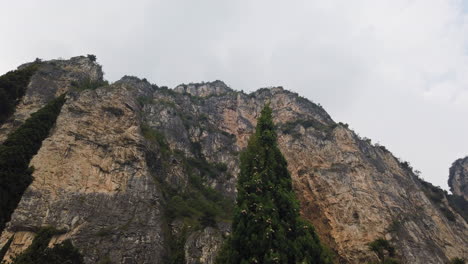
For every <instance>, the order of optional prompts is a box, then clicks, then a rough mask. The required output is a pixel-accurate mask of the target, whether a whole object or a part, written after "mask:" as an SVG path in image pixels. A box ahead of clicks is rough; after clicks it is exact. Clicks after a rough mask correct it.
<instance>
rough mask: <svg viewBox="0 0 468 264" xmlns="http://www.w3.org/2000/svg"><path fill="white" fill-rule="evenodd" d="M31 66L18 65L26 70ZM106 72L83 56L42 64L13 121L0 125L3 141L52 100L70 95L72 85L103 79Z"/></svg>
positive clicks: (32, 79) (0, 139) (0, 138)
mask: <svg viewBox="0 0 468 264" xmlns="http://www.w3.org/2000/svg"><path fill="white" fill-rule="evenodd" d="M26 65H28V64H24V65H21V66H19V67H18V68H22V67H25V66H26ZM102 77H103V72H102V68H101V66H100V65H98V64H96V63H95V62H93V61H91V60H90V59H89V58H87V57H84V56H79V57H73V58H71V59H70V60H51V61H45V62H43V63H41V66H40V67H39V69H38V70H37V72H36V73H35V74H34V75H33V76H32V77H31V81H30V83H29V85H28V88H27V90H26V94H25V95H24V96H23V98H22V100H21V101H20V103H19V104H18V105H17V106H16V111H15V113H14V115H13V117H12V118H10V119H9V120H8V121H7V122H6V123H5V124H3V125H2V126H0V142H3V141H4V140H5V139H6V136H7V135H8V134H9V133H10V132H12V131H13V130H14V129H16V128H18V127H19V126H20V125H21V124H23V122H24V121H25V120H26V119H27V118H28V117H29V116H30V115H31V114H32V113H34V112H36V111H37V110H39V109H40V108H41V107H43V106H44V105H45V104H46V103H48V102H49V101H50V100H52V99H53V98H55V97H57V96H59V95H61V94H63V93H65V92H67V91H68V90H69V89H70V88H71V86H72V83H73V82H76V83H79V82H82V81H84V80H90V81H97V80H102Z"/></svg>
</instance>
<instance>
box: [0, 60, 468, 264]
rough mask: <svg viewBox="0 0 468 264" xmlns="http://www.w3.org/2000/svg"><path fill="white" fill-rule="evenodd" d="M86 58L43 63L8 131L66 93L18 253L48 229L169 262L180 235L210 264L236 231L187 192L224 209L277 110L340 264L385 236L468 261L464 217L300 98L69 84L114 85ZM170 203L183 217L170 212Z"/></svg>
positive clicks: (141, 259)
mask: <svg viewBox="0 0 468 264" xmlns="http://www.w3.org/2000/svg"><path fill="white" fill-rule="evenodd" d="M77 58H79V59H73V58H72V59H71V60H69V61H67V60H64V63H63V64H58V66H57V65H55V66H54V65H52V66H53V67H52V66H50V65H49V64H50V63H52V62H53V61H49V62H45V65H47V67H50V68H45V69H42V70H41V71H40V73H39V76H40V77H41V78H39V77H38V76H33V78H32V79H31V82H30V84H29V85H28V92H27V95H25V97H24V98H23V99H22V101H21V102H20V104H19V105H18V106H17V108H16V111H15V114H14V115H13V116H12V118H11V119H10V121H8V122H7V123H5V124H4V125H2V127H1V128H0V139H1V138H6V136H7V134H8V133H9V132H10V131H12V130H14V128H16V127H18V125H19V124H21V122H23V121H24V120H25V118H27V116H28V114H30V113H31V112H33V110H31V109H37V108H38V107H40V106H41V105H42V104H43V103H44V102H45V101H47V100H42V99H40V98H45V97H44V95H41V93H40V92H33V91H42V90H43V89H40V88H42V87H44V86H45V85H44V83H45V84H51V86H52V87H54V88H53V89H52V91H53V96H50V94H51V93H45V94H46V95H47V96H46V97H47V98H53V97H56V96H58V95H59V94H60V93H63V92H64V91H68V94H67V102H66V103H65V105H64V107H63V109H62V112H61V113H60V115H59V117H58V119H57V123H56V126H55V128H54V129H53V131H52V132H51V134H50V135H49V137H48V138H47V139H46V140H45V141H44V142H43V145H42V147H41V149H40V150H39V152H38V154H37V155H36V156H35V157H34V158H33V160H32V161H31V165H32V166H34V167H35V168H36V170H35V172H34V174H33V176H34V179H35V180H34V182H33V183H32V184H31V186H30V187H29V188H28V190H27V191H26V193H25V194H24V196H23V199H22V201H21V202H20V204H19V206H18V208H17V209H16V211H15V212H14V214H13V216H12V220H11V221H10V222H9V223H8V225H7V228H6V230H5V231H4V232H2V234H1V237H0V245H2V246H3V245H4V244H5V243H6V242H7V241H8V239H9V238H10V237H11V236H12V235H14V240H13V243H12V245H11V246H10V248H11V249H10V250H9V253H8V254H7V257H8V256H11V255H12V254H14V253H15V252H16V253H17V252H20V251H22V250H24V248H25V247H27V244H28V241H29V242H30V241H31V240H32V237H33V236H34V232H31V231H30V230H31V229H30V227H38V226H42V225H45V224H48V225H53V226H57V227H63V228H65V229H66V230H67V232H66V233H65V234H62V235H59V236H56V237H55V238H54V240H53V241H54V242H53V243H57V242H60V241H63V240H64V239H71V240H72V242H73V243H74V244H75V245H76V246H77V247H78V248H79V249H80V250H81V251H82V252H83V254H84V257H85V262H86V263H96V262H98V261H100V260H102V259H104V257H108V258H109V259H111V260H112V261H114V262H116V263H168V262H167V260H168V259H171V258H172V257H173V256H174V255H175V253H176V252H177V250H176V249H175V248H176V247H175V246H172V245H171V243H172V242H173V241H178V240H180V239H182V240H183V243H182V244H183V254H182V255H183V258H184V259H185V261H186V263H196V261H201V262H202V263H212V261H213V256H214V255H215V254H216V252H217V249H219V246H220V243H221V242H222V239H223V236H225V235H226V233H228V232H229V228H228V226H229V222H228V221H226V219H223V217H224V216H223V215H222V213H219V214H218V215H217V216H216V222H217V226H216V227H210V226H206V227H204V226H199V227H198V228H193V226H194V225H200V223H199V220H197V219H195V218H197V217H198V216H199V214H200V213H203V212H202V211H200V212H198V211H197V210H193V212H192V211H191V212H190V213H188V214H189V216H186V215H184V210H188V211H190V210H189V209H190V208H189V207H188V208H187V207H186V206H187V205H190V204H188V201H187V199H186V197H185V195H187V193H189V194H191V195H193V196H196V197H200V198H199V201H200V203H203V204H204V205H205V207H206V206H213V208H215V210H219V204H217V203H216V202H213V201H211V200H210V199H209V197H210V195H214V196H213V197H215V196H216V195H217V194H221V195H222V197H225V198H226V199H232V198H233V197H234V196H235V183H236V175H237V173H238V162H239V161H238V157H237V154H238V153H239V151H241V150H242V149H243V148H245V146H246V142H247V139H248V138H249V136H250V135H251V133H252V131H253V128H254V127H255V124H256V118H257V117H258V114H259V112H260V110H261V108H262V107H263V105H264V104H265V103H266V102H270V104H271V106H272V108H273V111H274V112H273V115H274V119H275V122H276V125H277V129H278V141H279V145H280V148H281V150H282V152H283V154H284V155H285V157H286V159H287V161H288V164H289V170H290V171H291V175H292V178H293V182H294V184H293V185H294V188H295V190H296V193H297V195H298V197H299V200H300V202H301V213H302V215H303V217H305V218H306V219H307V220H308V221H310V222H311V223H313V224H314V226H315V227H316V229H317V232H318V233H319V235H320V238H321V239H322V240H323V241H324V242H325V243H326V244H327V245H329V246H330V247H331V248H332V249H333V250H334V251H335V252H336V253H337V255H338V256H339V261H340V263H362V262H364V261H368V260H372V259H375V256H374V255H373V254H372V253H371V252H369V251H368V249H367V243H368V242H371V241H372V240H373V239H375V238H377V237H381V236H384V237H386V238H387V239H389V240H390V241H392V242H393V243H395V246H396V248H397V251H398V252H399V255H400V257H401V258H402V259H403V260H404V261H407V262H410V263H444V262H446V261H448V259H450V258H453V257H464V256H463V254H466V253H464V249H465V248H466V247H467V246H468V241H467V237H468V233H467V223H466V221H465V220H464V219H463V218H462V217H461V216H460V215H459V214H458V213H457V212H456V210H454V209H452V208H451V207H450V205H449V204H448V203H447V202H446V201H445V200H443V199H442V202H441V204H442V205H435V204H434V202H433V201H431V200H430V199H429V198H428V194H426V193H425V192H424V190H423V188H422V185H421V183H420V181H419V180H418V178H417V176H416V175H415V174H414V173H413V171H412V169H411V168H409V167H408V166H407V164H406V165H405V164H404V163H402V162H401V161H399V160H398V159H397V158H395V157H394V156H393V155H392V154H391V153H390V152H389V151H388V150H386V149H385V147H379V146H374V145H372V144H370V142H368V141H366V140H363V139H361V138H360V137H359V136H358V135H357V134H356V133H354V132H353V131H352V130H350V129H349V128H348V127H347V126H346V125H344V124H341V123H336V122H334V121H333V120H332V118H331V117H330V116H329V115H328V113H326V111H325V110H324V109H323V108H322V107H320V106H319V105H317V104H314V103H312V102H310V101H309V100H307V99H305V98H302V97H300V96H299V95H297V94H296V93H293V92H290V91H287V90H285V89H283V88H282V87H273V88H263V89H259V90H257V91H255V92H252V93H250V94H245V93H242V92H238V91H235V90H233V89H231V88H229V87H228V86H227V85H226V84H224V83H222V82H221V81H214V82H208V83H201V84H188V85H179V86H177V87H176V88H175V89H167V88H164V87H158V86H156V85H152V84H150V83H149V82H148V81H146V80H145V79H143V80H142V79H139V78H137V77H129V76H127V77H123V78H122V79H120V80H119V81H116V82H114V83H113V84H110V85H104V86H101V87H97V88H96V89H85V90H79V89H75V88H74V87H73V85H72V82H75V83H80V82H82V81H83V80H87V79H91V80H93V81H97V82H98V81H103V75H102V74H99V72H101V73H102V69H101V68H100V66H99V65H97V64H96V63H95V62H92V61H91V60H90V59H89V58H88V57H84V56H81V57H77ZM93 65H94V66H93ZM41 67H43V66H41ZM54 67H57V68H58V69H57V68H54ZM44 73H50V77H48V78H47V77H46V76H47V75H46V74H44ZM41 74H42V75H41ZM55 87H56V88H55ZM37 96H39V97H38V98H39V99H40V100H39V99H37V98H35V97H37ZM41 96H42V97H41ZM28 102H32V103H29V104H28ZM32 106H33V107H32ZM12 124H15V125H14V126H13V125H12ZM197 181H199V182H197ZM200 182H201V185H199V184H200ZM197 184H198V185H197ZM173 189H175V190H173ZM211 190H214V191H216V195H215V194H214V193H213V194H210V192H212V191H211ZM189 197H190V196H189ZM216 197H218V196H216ZM179 198H180V199H179ZM218 198H219V197H218ZM169 205H171V208H173V207H174V208H178V206H179V207H181V208H185V209H183V210H179V211H178V210H176V211H175V212H172V215H171V216H170V217H168V216H167V211H168V206H169ZM64 208H66V212H64ZM216 208H218V209H216ZM441 208H446V210H449V211H450V212H451V213H452V214H453V215H454V220H453V221H451V220H449V219H448V218H447V216H446V215H444V213H443V210H442V209H441ZM44 212H47V214H44ZM179 214H181V215H179ZM188 226H191V227H190V228H188ZM187 228H188V229H187ZM183 230H185V231H183ZM184 232H187V233H186V234H184ZM179 247H180V246H179ZM179 250H180V249H179Z"/></svg>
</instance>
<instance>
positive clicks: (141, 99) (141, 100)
mask: <svg viewBox="0 0 468 264" xmlns="http://www.w3.org/2000/svg"><path fill="white" fill-rule="evenodd" d="M137 101H138V103H139V104H140V106H143V105H146V104H154V103H155V102H154V100H153V98H152V97H150V96H139V97H138V98H137Z"/></svg>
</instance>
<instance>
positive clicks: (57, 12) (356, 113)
mask: <svg viewBox="0 0 468 264" xmlns="http://www.w3.org/2000/svg"><path fill="white" fill-rule="evenodd" d="M0 33H1V39H0V73H2V74H3V73H4V72H6V71H8V70H11V69H14V68H16V67H17V66H18V65H19V64H21V63H24V62H26V61H31V60H33V59H35V58H36V57H39V58H43V59H53V58H58V57H63V58H68V57H71V56H76V55H82V54H88V53H92V54H96V55H97V57H98V62H99V63H101V64H102V65H103V67H104V71H105V73H106V75H105V78H107V79H108V80H110V81H115V80H117V79H119V78H120V77H122V76H123V75H125V74H128V75H136V76H139V77H141V78H143V77H146V78H147V79H148V80H150V81H151V82H152V83H156V84H158V85H167V86H169V87H174V86H176V85H177V84H180V83H188V82H199V81H210V80H216V79H220V80H223V81H224V82H226V83H227V84H228V85H230V86H231V87H232V88H234V89H237V90H244V91H253V90H255V89H258V88H260V87H266V86H279V85H281V86H283V87H285V88H286V89H289V90H293V91H296V92H298V93H299V94H301V95H303V96H305V97H307V98H309V99H310V100H312V101H314V102H316V103H320V104H321V105H322V106H324V107H325V109H326V110H327V111H328V113H329V114H330V115H331V116H332V117H333V119H334V120H335V121H337V122H338V121H341V122H345V123H349V124H350V127H351V128H353V129H354V130H355V131H356V132H357V133H358V134H360V135H361V136H363V137H364V136H365V137H368V138H371V139H372V140H373V142H379V143H380V144H383V145H385V146H387V148H388V149H389V150H390V151H392V152H393V153H394V154H395V155H396V156H397V157H401V158H402V159H404V160H408V161H409V162H410V163H411V164H412V165H413V166H414V167H415V168H416V169H419V170H421V171H422V176H423V178H425V179H426V180H429V181H431V182H433V183H434V184H436V185H440V186H441V187H443V188H447V178H448V169H449V167H450V165H451V163H452V162H453V161H454V160H455V159H457V158H461V157H464V156H466V155H468V0H353V1H349V0H341V1H338V0H336V1H335V0H307V1H294V0H288V1H274V0H240V1H233V0H229V1H223V0H196V1H195V0H186V1H183V0H167V1H149V0H148V1H144V0H141V1H137V0H133V1H117V0H105V1H96V0H93V1H91V0H81V1H63V0H54V1H53V0H40V1H39V0H35V1H32V0H22V1H11V0H9V1H6V0H0Z"/></svg>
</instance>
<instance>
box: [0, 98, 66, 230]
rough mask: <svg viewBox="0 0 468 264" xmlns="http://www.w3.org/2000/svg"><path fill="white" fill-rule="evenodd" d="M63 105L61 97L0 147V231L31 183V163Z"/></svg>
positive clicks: (34, 116) (16, 131)
mask: <svg viewBox="0 0 468 264" xmlns="http://www.w3.org/2000/svg"><path fill="white" fill-rule="evenodd" d="M64 102H65V97H64V96H60V97H58V98H56V99H54V100H53V101H51V102H50V103H48V104H47V105H46V106H44V107H43V108H42V109H40V110H39V111H37V112H36V113H34V114H32V115H31V117H30V118H28V119H27V120H26V122H25V123H24V124H23V125H22V126H20V127H19V128H18V129H16V130H15V131H14V132H13V133H11V134H10V135H9V136H8V138H7V139H6V140H5V142H3V144H2V145H0V232H1V231H3V228H4V226H5V223H6V222H8V221H9V220H10V216H11V214H12V213H13V211H14V210H15V208H16V206H17V205H18V203H19V201H20V199H21V196H22V195H23V193H24V191H25V190H26V188H27V187H28V186H29V184H30V183H31V182H32V177H31V174H32V170H33V169H32V168H30V167H29V161H30V160H31V158H32V157H33V156H34V155H35V154H36V153H37V151H38V150H39V148H40V147H41V144H42V141H43V140H44V139H45V138H46V137H47V136H48V135H49V130H50V129H51V128H52V126H53V125H54V124H55V120H56V119H57V116H58V114H59V113H60V110H61V108H62V105H63V103H64Z"/></svg>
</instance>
